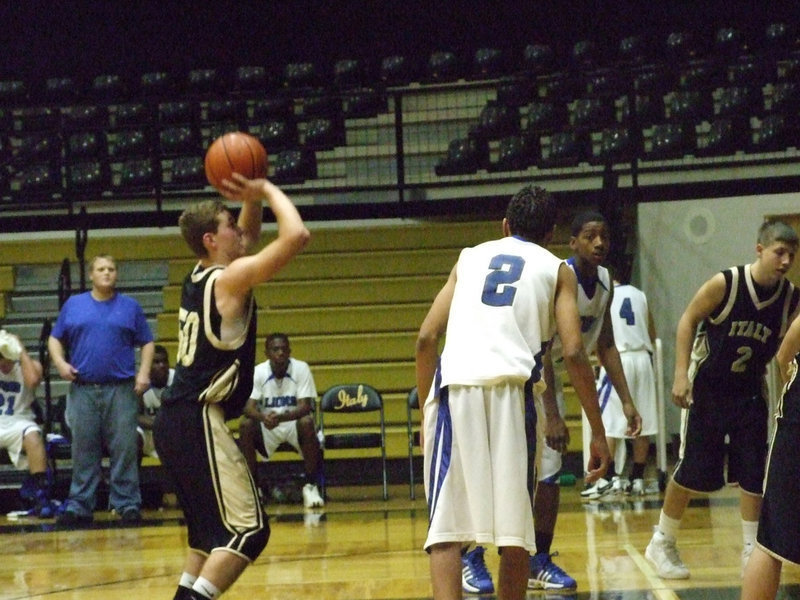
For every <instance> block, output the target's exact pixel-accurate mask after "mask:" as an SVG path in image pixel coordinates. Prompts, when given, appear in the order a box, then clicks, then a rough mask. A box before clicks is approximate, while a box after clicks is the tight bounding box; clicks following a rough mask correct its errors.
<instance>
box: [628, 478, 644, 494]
mask: <svg viewBox="0 0 800 600" xmlns="http://www.w3.org/2000/svg"><path fill="white" fill-rule="evenodd" d="M630 494H631V496H644V479H634V480H633V483H632V484H631V491H630Z"/></svg>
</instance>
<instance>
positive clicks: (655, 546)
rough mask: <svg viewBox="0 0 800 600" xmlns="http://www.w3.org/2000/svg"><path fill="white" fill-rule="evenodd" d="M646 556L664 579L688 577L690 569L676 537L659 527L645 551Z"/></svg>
mask: <svg viewBox="0 0 800 600" xmlns="http://www.w3.org/2000/svg"><path fill="white" fill-rule="evenodd" d="M644 557H645V558H646V559H647V560H649V561H650V563H651V564H652V565H653V566H654V567H655V568H656V573H658V576H659V577H661V578H662V579H688V578H689V569H687V568H686V565H685V564H683V561H682V560H681V556H680V554H678V548H677V547H676V546H675V538H668V537H667V536H665V535H664V534H663V533H661V531H659V529H658V527H656V528H655V531H654V532H653V537H652V538H651V539H650V543H649V544H647V548H646V549H645V551H644Z"/></svg>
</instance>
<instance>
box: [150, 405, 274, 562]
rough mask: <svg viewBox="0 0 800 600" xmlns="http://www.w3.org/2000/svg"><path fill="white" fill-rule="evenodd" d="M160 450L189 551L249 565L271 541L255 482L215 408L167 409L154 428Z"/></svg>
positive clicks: (159, 414)
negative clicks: (222, 554)
mask: <svg viewBox="0 0 800 600" xmlns="http://www.w3.org/2000/svg"><path fill="white" fill-rule="evenodd" d="M153 439H154V441H155V445H156V451H157V452H158V456H159V458H160V460H161V462H162V464H163V465H164V466H165V467H166V469H167V472H168V473H169V475H170V477H171V478H172V480H173V482H174V484H175V492H176V495H177V496H178V501H179V502H180V505H181V508H182V509H183V514H184V516H185V518H186V525H187V528H188V538H189V539H188V541H189V547H190V548H191V549H193V550H196V551H199V552H201V553H203V554H206V555H207V554H210V553H211V552H212V551H213V550H227V551H229V552H232V553H234V554H238V555H239V556H242V557H244V558H246V559H247V560H249V561H254V560H255V559H256V558H258V555H259V554H261V551H262V550H263V549H264V547H265V546H266V545H267V541H268V540H269V533H270V530H269V525H268V523H267V518H266V515H264V511H263V509H262V508H261V503H260V502H259V499H258V492H257V490H256V487H255V484H254V482H253V478H252V477H251V476H250V471H249V470H248V469H247V465H246V463H245V460H244V456H242V453H241V452H240V451H239V448H238V446H237V445H236V440H234V439H233V436H232V435H231V433H230V431H229V430H228V428H227V426H226V425H225V417H224V414H223V411H222V408H221V407H220V406H219V405H215V404H203V403H200V402H198V403H187V402H175V403H165V404H162V406H161V410H160V411H159V413H158V415H157V416H156V420H155V423H154V424H153Z"/></svg>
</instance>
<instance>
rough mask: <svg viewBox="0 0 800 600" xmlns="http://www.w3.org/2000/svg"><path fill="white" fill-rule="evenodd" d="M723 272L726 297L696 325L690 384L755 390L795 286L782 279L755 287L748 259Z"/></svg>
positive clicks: (793, 302) (794, 298) (785, 322)
mask: <svg viewBox="0 0 800 600" xmlns="http://www.w3.org/2000/svg"><path fill="white" fill-rule="evenodd" d="M723 275H724V276H725V288H726V289H725V297H724V298H723V301H722V302H721V303H720V305H719V307H718V308H717V309H716V310H715V311H714V313H712V314H711V315H710V316H709V317H708V318H707V319H705V320H704V321H703V322H702V323H701V324H700V327H699V328H698V332H697V335H696V337H695V341H694V347H693V349H692V365H691V368H690V371H689V373H690V377H691V379H692V381H693V382H694V385H695V386H698V385H702V386H705V387H710V388H711V389H713V390H715V391H720V392H721V391H727V392H730V393H732V394H733V395H736V396H751V395H757V394H760V393H761V383H762V377H763V375H764V372H765V370H766V366H767V363H769V361H770V360H771V359H772V357H773V356H774V354H775V352H776V351H777V349H778V344H779V343H780V340H781V338H783V336H784V335H785V333H786V329H787V327H788V326H789V316H790V315H791V314H792V313H793V311H794V310H795V307H796V306H797V302H798V290H797V289H796V288H795V286H794V285H792V283H791V282H790V281H789V280H787V279H782V280H781V281H780V282H779V283H778V284H777V285H776V286H775V289H774V290H764V289H760V288H759V287H758V285H757V284H756V283H755V282H754V281H753V278H752V275H751V273H750V265H744V266H742V265H740V266H737V267H731V268H730V269H727V270H726V271H723Z"/></svg>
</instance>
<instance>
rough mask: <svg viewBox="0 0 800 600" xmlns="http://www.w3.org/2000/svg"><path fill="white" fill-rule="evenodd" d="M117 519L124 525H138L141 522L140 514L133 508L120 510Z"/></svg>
mask: <svg viewBox="0 0 800 600" xmlns="http://www.w3.org/2000/svg"><path fill="white" fill-rule="evenodd" d="M119 517H120V519H122V521H123V522H124V523H138V522H139V521H141V520H142V513H140V512H139V509H138V508H136V507H135V506H129V507H127V508H123V509H122V512H121V513H120V515H119Z"/></svg>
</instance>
